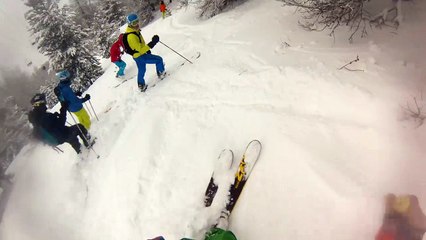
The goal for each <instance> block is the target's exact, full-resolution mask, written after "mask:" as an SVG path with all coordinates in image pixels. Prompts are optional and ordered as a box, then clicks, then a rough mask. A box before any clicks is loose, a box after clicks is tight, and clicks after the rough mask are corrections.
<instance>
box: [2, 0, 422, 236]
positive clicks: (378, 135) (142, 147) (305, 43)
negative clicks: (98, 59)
mask: <svg viewBox="0 0 426 240" xmlns="http://www.w3.org/2000/svg"><path fill="white" fill-rule="evenodd" d="M425 9H426V4H425V3H423V2H416V3H415V4H414V5H406V6H404V11H406V14H405V15H404V22H403V23H402V24H401V25H400V28H399V29H398V31H397V32H395V31H394V30H390V29H382V30H375V31H374V32H372V33H370V35H369V37H368V38H366V39H359V38H357V39H356V41H355V42H354V43H353V44H350V43H349V42H348V41H347V38H348V32H347V31H346V30H344V29H343V30H340V31H338V32H337V33H336V34H337V35H336V38H335V39H333V38H331V37H329V36H328V35H327V32H306V31H304V30H303V29H301V28H300V27H299V26H298V25H297V21H298V18H299V15H298V14H295V13H294V9H293V8H287V7H282V4H281V3H280V2H278V1H273V0H251V1H248V2H246V3H245V4H243V5H241V6H238V7H237V8H235V9H233V10H231V11H228V12H226V13H223V14H220V15H218V16H216V17H214V18H212V19H210V20H199V19H197V18H196V11H195V10H194V9H193V8H192V7H189V8H186V9H180V10H176V11H173V15H172V16H171V17H168V18H166V19H165V20H162V19H159V20H158V21H155V22H153V23H152V24H150V25H149V26H147V27H145V28H143V29H142V34H143V36H144V37H145V40H149V39H150V38H151V36H153V35H154V34H158V35H159V36H160V40H161V41H162V42H164V43H165V44H167V45H168V46H170V47H172V48H173V49H175V50H177V51H178V52H179V53H181V54H182V55H184V56H186V57H188V58H191V57H193V56H196V54H197V52H201V57H200V58H199V59H197V60H194V64H189V63H185V64H184V65H183V66H181V64H182V63H184V62H185V60H184V59H182V58H181V57H179V56H178V55H176V54H175V53H173V52H172V51H170V50H169V49H168V48H166V47H165V46H163V45H161V43H159V44H157V46H156V47H155V48H154V49H153V53H154V54H158V55H161V56H162V57H163V58H164V60H165V63H166V69H167V71H168V72H169V73H170V76H168V77H167V78H166V79H165V80H163V81H161V82H158V83H157V84H156V86H155V87H153V88H151V89H148V91H147V92H146V93H140V92H138V91H137V84H136V77H135V76H136V74H137V67H136V65H135V63H134V61H133V60H132V59H131V57H129V56H125V57H124V60H125V61H126V63H127V64H128V67H127V69H126V75H127V76H129V77H132V79H131V80H130V81H127V82H125V83H123V84H122V85H121V86H120V87H117V88H114V86H115V85H117V84H118V83H119V80H117V79H116V78H115V73H114V71H116V67H115V66H114V65H113V64H111V63H110V62H109V60H108V59H106V60H104V61H103V67H104V69H105V70H106V71H105V74H104V75H103V76H101V77H100V78H99V80H97V81H96V82H95V83H94V85H93V86H92V87H91V88H90V89H89V90H88V93H90V94H91V96H92V100H91V101H92V104H93V106H94V108H95V109H96V112H97V115H98V117H99V121H97V120H95V119H94V118H92V121H93V123H92V128H91V129H90V132H91V133H92V135H94V136H96V137H97V138H98V140H97V143H96V145H95V146H94V150H95V151H96V153H97V154H99V155H100V156H101V157H100V158H99V159H97V158H96V154H94V153H93V152H85V153H84V156H85V159H86V160H80V158H79V157H78V156H77V155H76V154H75V152H74V151H73V150H72V148H71V147H70V146H69V145H67V144H64V145H61V146H60V148H61V149H62V150H63V151H64V153H57V152H55V151H54V150H53V149H51V148H49V147H47V146H43V145H40V144H31V145H28V146H27V147H26V148H25V149H24V150H23V151H21V153H20V155H19V156H18V158H17V159H16V161H15V162H14V164H13V165H12V166H11V167H10V168H9V173H13V174H14V180H13V181H14V186H13V190H12V192H11V194H10V196H9V201H8V204H7V206H6V209H5V211H4V215H3V220H2V222H1V225H0V239H2V240H27V239H28V240H30V239H31V240H39V239H40V240H42V239H43V240H46V239H47V240H50V239H62V240H77V239H78V240H86V239H87V240H89V239H90V240H92V239H103V240H113V239H120V240H134V239H148V238H153V237H155V236H158V235H163V236H164V237H165V238H166V239H167V240H174V239H180V238H181V237H184V236H186V237H193V238H197V239H202V237H201V235H202V233H203V231H205V230H206V227H207V226H209V225H210V224H211V223H213V222H214V221H215V219H216V218H217V217H218V215H219V214H220V211H219V209H220V207H221V206H222V205H221V204H223V203H221V200H223V199H221V198H220V197H218V199H217V201H215V202H214V203H213V206H212V207H211V208H207V209H206V208H204V207H203V203H202V200H203V195H204V191H205V188H206V186H207V184H208V181H209V178H210V176H211V173H212V170H213V169H214V166H215V164H216V161H217V157H218V155H219V154H220V153H221V151H222V149H232V150H233V152H234V155H235V158H236V159H239V158H240V157H241V155H242V154H243V152H244V149H245V147H246V145H247V144H248V143H249V142H250V141H251V140H252V139H258V140H260V141H261V142H262V145H263V150H262V154H261V156H260V158H259V160H258V162H257V163H256V167H255V169H254V170H253V172H252V173H251V176H250V179H249V181H248V182H247V184H246V186H245V188H244V191H243V192H242V195H241V197H240V200H239V202H238V203H237V205H236V207H235V209H234V211H233V213H232V215H231V218H230V229H231V230H232V231H233V232H234V233H235V234H236V236H237V237H238V239H244V240H258V239H318V240H323V239H324V240H325V239H327V240H328V239H339V240H355V239H373V238H374V235H375V233H376V231H377V230H378V227H379V226H380V224H381V217H382V214H383V207H384V206H383V196H384V195H385V194H387V193H389V192H392V193H395V194H405V193H409V194H415V195H417V196H418V197H419V200H420V204H421V206H424V204H425V202H426V193H425V191H424V187H425V181H424V173H423V169H425V166H426V162H425V161H424V155H423V151H424V150H423V149H424V143H425V137H426V133H425V130H424V129H425V128H424V126H423V125H421V126H418V122H416V121H414V120H413V119H411V118H409V117H407V115H406V114H404V111H403V106H406V105H407V104H413V102H412V100H413V96H417V99H419V101H420V105H421V106H422V105H424V100H423V99H421V98H420V97H421V93H422V88H423V85H424V83H423V81H424V76H425V70H424V69H425V68H424V65H425V64H424V60H423V57H424V56H425V55H426V48H425V47H424V42H425V40H426V34H425V32H424V23H425V22H426V17H425V16H424V15H422V14H420V13H423V12H424V10H425ZM408 12H410V14H407V13H408ZM357 56H359V59H360V60H359V61H358V62H354V63H353V64H350V65H348V66H347V67H348V68H350V69H352V70H355V71H349V70H345V69H342V70H338V69H339V68H340V67H342V66H344V65H345V64H347V63H349V62H350V61H352V60H354V59H356V57H357ZM155 80H156V75H155V68H154V66H149V67H148V70H147V74H146V81H147V82H148V84H149V83H153V81H155ZM68 121H70V122H72V119H71V118H68Z"/></svg>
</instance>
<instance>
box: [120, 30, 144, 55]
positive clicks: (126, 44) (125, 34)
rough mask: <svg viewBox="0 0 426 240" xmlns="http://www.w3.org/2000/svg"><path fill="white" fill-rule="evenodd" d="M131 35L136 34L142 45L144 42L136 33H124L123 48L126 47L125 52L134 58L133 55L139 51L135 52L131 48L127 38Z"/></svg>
mask: <svg viewBox="0 0 426 240" xmlns="http://www.w3.org/2000/svg"><path fill="white" fill-rule="evenodd" d="M129 34H135V35H136V36H138V38H139V42H140V43H141V42H142V40H141V36H140V35H139V34H137V33H135V32H129V33H124V34H123V47H124V51H125V52H126V53H127V54H129V55H132V56H133V54H135V53H138V51H135V50H133V49H132V48H131V47H130V46H129V42H127V36H128V35H129Z"/></svg>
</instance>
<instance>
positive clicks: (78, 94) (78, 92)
mask: <svg viewBox="0 0 426 240" xmlns="http://www.w3.org/2000/svg"><path fill="white" fill-rule="evenodd" d="M75 95H77V96H79V97H81V95H83V93H82V92H81V91H77V92H75Z"/></svg>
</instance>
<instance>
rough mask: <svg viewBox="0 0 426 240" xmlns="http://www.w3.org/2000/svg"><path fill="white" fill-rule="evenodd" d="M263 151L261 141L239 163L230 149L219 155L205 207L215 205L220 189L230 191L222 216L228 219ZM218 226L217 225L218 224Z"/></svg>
mask: <svg viewBox="0 0 426 240" xmlns="http://www.w3.org/2000/svg"><path fill="white" fill-rule="evenodd" d="M261 151H262V144H261V143H260V141H259V140H252V141H251V142H250V143H249V144H248V145H247V147H246V150H245V151H244V154H243V156H242V158H241V160H240V161H239V163H237V162H236V161H234V153H233V152H232V150H230V149H224V150H222V152H221V153H220V154H219V157H218V160H217V162H216V165H215V168H214V171H213V173H212V175H211V177H210V182H209V184H208V186H207V188H206V192H205V196H204V206H205V207H210V206H211V205H212V203H213V200H214V197H215V196H216V193H217V192H218V190H219V188H221V192H222V188H226V189H228V191H227V192H228V201H227V204H226V210H224V211H222V213H221V217H224V216H223V215H222V214H223V213H224V212H225V214H226V217H229V215H230V214H231V212H232V210H233V209H234V207H235V204H236V203H237V200H238V198H239V197H240V195H241V192H242V190H243V188H244V186H245V184H246V182H247V180H248V178H249V177H250V174H251V171H252V170H253V167H254V165H255V164H256V161H257V160H258V159H259V156H260V152H261ZM229 174H231V175H233V174H235V175H233V177H234V180H233V182H232V183H229V182H228V181H227V179H228V177H232V176H227V175H229ZM216 224H217V223H216ZM149 240H165V239H164V237H162V236H158V237H156V238H153V239H149ZM181 240H193V239H190V238H182V239H181Z"/></svg>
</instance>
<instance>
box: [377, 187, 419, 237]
mask: <svg viewBox="0 0 426 240" xmlns="http://www.w3.org/2000/svg"><path fill="white" fill-rule="evenodd" d="M425 232H426V216H425V215H424V213H423V211H422V209H421V208H420V205H419V200H418V198H417V197H416V196H414V195H404V196H395V195H394V194H388V195H387V196H386V198H385V214H384V216H383V223H382V226H381V227H380V229H379V232H378V233H377V235H376V238H375V239H376V240H402V239H403V240H422V239H423V235H424V233H425Z"/></svg>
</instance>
